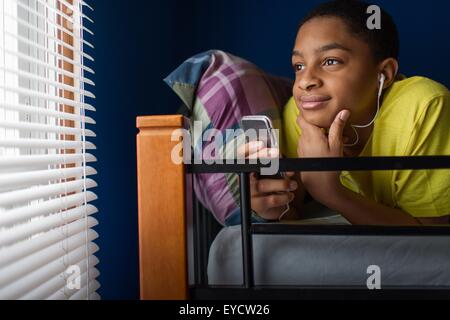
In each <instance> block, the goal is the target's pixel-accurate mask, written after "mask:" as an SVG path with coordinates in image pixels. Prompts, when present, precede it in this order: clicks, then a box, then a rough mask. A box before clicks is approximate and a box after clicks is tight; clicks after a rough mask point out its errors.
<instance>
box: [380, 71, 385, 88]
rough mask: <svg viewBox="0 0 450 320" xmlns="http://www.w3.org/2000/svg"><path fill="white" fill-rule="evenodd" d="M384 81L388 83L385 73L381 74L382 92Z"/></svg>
mask: <svg viewBox="0 0 450 320" xmlns="http://www.w3.org/2000/svg"><path fill="white" fill-rule="evenodd" d="M384 81H386V76H385V75H384V73H380V89H381V91H382V90H383V86H384Z"/></svg>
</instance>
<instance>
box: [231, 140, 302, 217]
mask: <svg viewBox="0 0 450 320" xmlns="http://www.w3.org/2000/svg"><path fill="white" fill-rule="evenodd" d="M237 155H238V158H241V159H243V158H245V159H257V158H275V157H277V158H278V157H279V150H278V148H266V146H265V144H264V142H262V141H252V142H249V143H247V144H244V145H242V146H241V147H240V148H239V149H238V152H237ZM293 176H294V172H286V173H285V174H284V177H280V178H279V179H273V178H272V179H270V178H268V179H264V178H263V177H264V176H260V177H257V174H256V173H251V174H250V194H251V207H252V210H253V211H254V212H255V213H256V214H257V215H258V216H260V217H262V218H264V219H266V220H279V219H280V217H281V216H282V215H283V213H284V212H285V211H286V205H288V204H289V203H290V202H292V200H294V197H295V195H294V193H293V191H295V190H296V189H297V187H298V184H297V182H296V181H294V180H292V179H291V178H292V177H293Z"/></svg>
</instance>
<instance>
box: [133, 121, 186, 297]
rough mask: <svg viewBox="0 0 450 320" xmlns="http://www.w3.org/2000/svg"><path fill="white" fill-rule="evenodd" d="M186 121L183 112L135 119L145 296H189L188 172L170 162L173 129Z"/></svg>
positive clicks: (142, 279) (141, 290)
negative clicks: (137, 131) (181, 113)
mask: <svg viewBox="0 0 450 320" xmlns="http://www.w3.org/2000/svg"><path fill="white" fill-rule="evenodd" d="M187 123H188V120H187V119H186V118H184V117H183V116H181V115H169V116H145V117H138V118H137V128H138V129H139V133H138V135H137V172H138V209H139V266H140V296H141V299H155V300H156V299H157V300H166V299H173V300H182V299H187V298H188V261H187V260H188V258H187V233H186V232H187V231H186V197H187V192H186V175H185V169H184V166H183V165H182V164H180V165H176V164H174V163H173V162H172V160H171V152H172V149H173V147H174V146H175V145H177V144H178V142H177V141H171V136H172V132H173V131H174V130H176V129H182V128H185V127H186V125H187ZM188 200H189V199H188Z"/></svg>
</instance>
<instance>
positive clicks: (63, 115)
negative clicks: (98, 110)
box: [0, 101, 96, 124]
mask: <svg viewBox="0 0 450 320" xmlns="http://www.w3.org/2000/svg"><path fill="white" fill-rule="evenodd" d="M0 108H5V109H8V110H13V111H20V112H26V113H30V114H35V115H42V116H49V117H54V118H59V119H64V120H73V121H83V122H85V123H87V124H95V123H96V122H95V120H94V119H92V118H90V117H83V116H81V115H78V114H74V113H68V112H62V111H56V110H51V109H45V108H41V107H35V106H27V105H23V104H6V103H3V102H1V101H0Z"/></svg>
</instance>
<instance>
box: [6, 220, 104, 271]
mask: <svg viewBox="0 0 450 320" xmlns="http://www.w3.org/2000/svg"><path fill="white" fill-rule="evenodd" d="M97 224H98V221H97V220H96V219H94V218H93V217H88V219H87V223H86V221H85V220H84V219H82V220H77V221H75V222H72V223H69V224H67V225H65V226H62V227H59V228H55V229H53V230H51V231H49V232H47V233H45V234H42V235H40V236H38V237H36V238H33V239H28V240H25V241H21V242H18V243H15V244H13V245H11V246H8V247H6V248H3V249H1V250H0V269H1V268H3V267H5V266H7V265H9V264H11V263H13V262H14V261H17V260H21V259H24V258H25V257H27V256H29V255H32V254H34V253H35V252H38V251H40V250H43V249H45V248H48V247H50V246H52V245H54V244H56V243H57V242H62V241H63V240H65V239H67V238H68V237H72V236H74V235H76V234H78V233H81V232H82V231H85V229H86V227H88V228H92V227H95V226H96V225H97Z"/></svg>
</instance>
